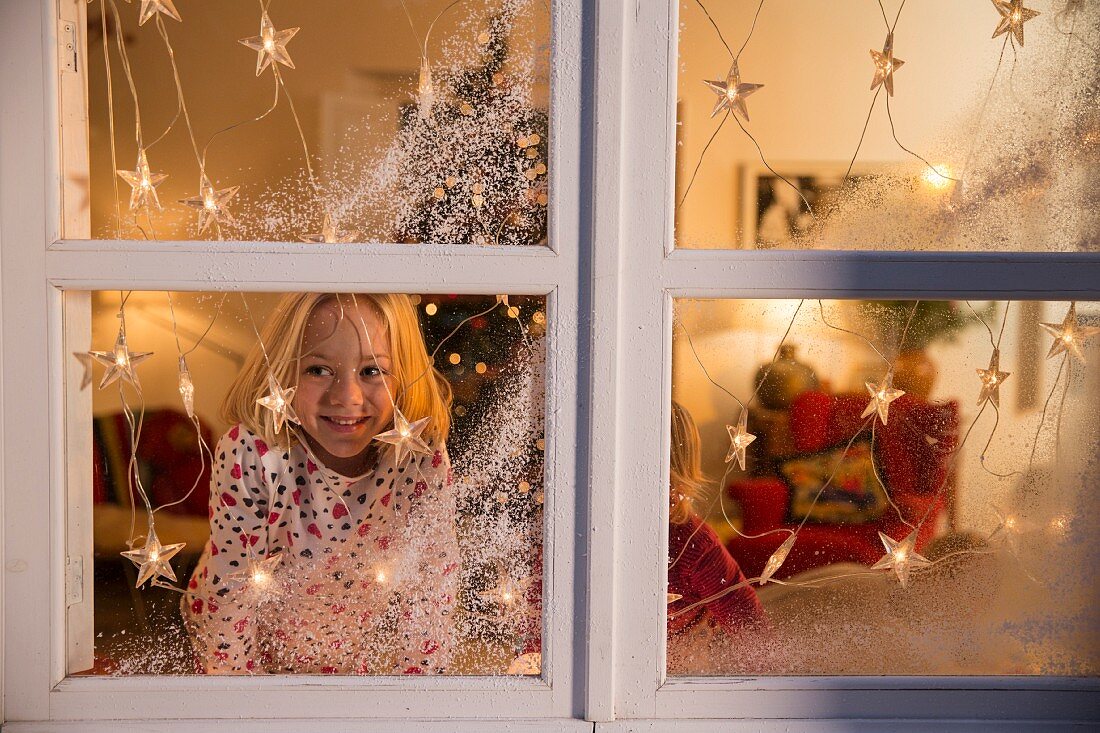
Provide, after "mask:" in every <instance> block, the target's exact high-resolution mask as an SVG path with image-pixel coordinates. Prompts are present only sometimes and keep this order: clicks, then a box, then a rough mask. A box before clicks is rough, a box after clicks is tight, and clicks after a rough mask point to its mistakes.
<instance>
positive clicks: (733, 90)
mask: <svg viewBox="0 0 1100 733" xmlns="http://www.w3.org/2000/svg"><path fill="white" fill-rule="evenodd" d="M703 83H704V84H706V85H707V86H708V87H710V89H711V91H713V92H714V93H715V94H717V95H718V101H716V102H715V103H714V109H712V110H711V111H710V116H711V117H714V116H715V115H716V114H718V113H719V112H721V111H722V110H724V109H728V110H730V111H731V112H738V113H740V115H741V116H742V117H744V118H745V122H748V121H749V109H748V107H746V106H745V97H747V96H749V95H750V94H752V93H753V92H755V91H756V90H757V89H759V88H760V87H762V86H764V85H763V84H748V83H744V84H743V83H741V72H740V71H739V70H738V68H737V59H734V60H733V64H732V65H731V66H730V70H729V72H728V73H727V74H726V80H725V81H704V82H703Z"/></svg>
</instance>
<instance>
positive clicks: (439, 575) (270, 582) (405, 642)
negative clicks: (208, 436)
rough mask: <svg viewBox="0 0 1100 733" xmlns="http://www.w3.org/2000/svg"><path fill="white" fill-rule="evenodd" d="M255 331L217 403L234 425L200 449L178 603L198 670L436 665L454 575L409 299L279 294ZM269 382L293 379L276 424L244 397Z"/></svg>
mask: <svg viewBox="0 0 1100 733" xmlns="http://www.w3.org/2000/svg"><path fill="white" fill-rule="evenodd" d="M261 341H262V346H261V344H257V345H256V346H255V347H254V348H253V349H252V352H251V353H250V354H249V356H248V358H247V360H246V362H245V365H244V367H243V368H242V370H241V372H240V374H238V375H237V377H236V380H235V381H234V383H233V385H232V387H231V388H230V391H229V394H228V395H227V397H226V401H225V405H224V406H223V414H224V417H225V418H226V419H227V420H228V421H229V422H230V423H232V424H233V427H232V428H231V429H230V430H229V432H227V433H226V434H225V435H224V436H222V438H221V440H220V441H219V442H218V445H217V447H216V448H215V449H214V471H213V476H212V478H211V490H210V509H209V515H210V541H209V542H208V543H207V546H206V548H205V551H204V552H203V555H202V558H201V559H200V561H199V564H198V566H197V568H196V569H195V572H194V574H193V575H192V577H191V581H190V583H189V585H188V590H187V595H186V596H185V597H184V601H183V612H184V618H185V621H186V624H187V628H188V631H189V633H190V635H191V638H192V641H193V643H194V647H195V650H196V653H197V657H198V663H199V666H200V667H201V668H202V669H203V670H205V671H207V672H211V673H216V672H257V673H259V672H296V673H337V674H400V673H405V674H423V673H442V672H444V671H446V667H447V664H448V658H449V656H450V653H451V648H452V646H453V643H452V636H453V624H452V615H453V610H454V597H455V592H456V590H457V588H456V586H457V578H458V575H459V574H458V572H457V568H458V543H457V539H456V536H455V521H454V516H455V495H454V489H453V487H452V485H451V478H450V461H449V459H448V456H447V449H446V447H445V440H446V437H447V431H448V429H449V425H450V421H449V408H450V387H449V385H448V384H447V382H446V381H445V380H444V379H443V377H442V376H441V375H439V374H438V373H437V372H436V371H435V369H434V368H433V367H432V365H431V360H430V358H429V356H428V354H427V350H426V349H425V346H424V340H423V337H422V335H421V332H420V328H419V325H418V323H417V318H416V311H415V309H414V306H413V304H412V302H411V300H410V299H409V298H408V296H405V295H358V296H356V295H336V294H331V293H330V294H322V293H292V294H289V295H287V296H286V297H284V298H283V300H282V301H281V302H280V303H279V305H278V307H277V308H276V309H275V311H274V313H273V314H272V315H271V317H270V318H269V319H268V321H267V323H266V325H265V327H264V332H263V334H262V336H261ZM271 378H274V382H272V381H271ZM279 388H281V389H283V390H286V391H287V392H288V393H289V392H290V390H294V391H293V394H292V396H291V397H290V402H289V405H290V408H291V410H292V411H291V412H290V413H289V416H290V417H291V418H292V420H293V421H292V422H288V423H287V424H286V425H284V426H283V427H282V430H278V429H277V425H278V423H277V419H276V418H277V416H278V410H277V409H276V410H273V409H271V407H270V406H271V405H272V404H273V403H272V401H271V400H265V401H266V402H267V406H265V405H264V404H261V403H260V402H258V400H262V399H264V398H266V397H268V396H269V395H271V394H272V393H273V392H274V391H275V390H276V389H279ZM275 406H276V407H278V404H277V403H275ZM421 420H424V421H425V424H424V425H421V424H420V423H418V421H421ZM406 421H407V422H406ZM295 423H296V424H295ZM410 424H411V428H410V427H409V425H410ZM421 428H422V432H420V429H421ZM403 429H404V431H405V433H407V434H410V435H412V436H413V438H408V439H404V440H403V439H402V430H403ZM386 433H388V435H385V434H386ZM418 433H419V440H416V439H414V438H415V436H416V435H417V434H418ZM380 434H382V435H380ZM379 437H381V438H386V439H388V440H387V442H381V441H380V440H376V438H379ZM395 441H396V443H395ZM410 448H411V450H408V449H410Z"/></svg>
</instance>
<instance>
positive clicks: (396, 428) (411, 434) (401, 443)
mask: <svg viewBox="0 0 1100 733" xmlns="http://www.w3.org/2000/svg"><path fill="white" fill-rule="evenodd" d="M431 420H432V418H431V416H430V415H429V416H428V417H422V418H420V419H419V420H417V421H416V422H414V423H411V424H410V423H409V421H408V420H406V419H405V416H404V415H402V414H401V410H398V409H397V408H396V407H395V408H394V409H393V430H387V431H386V432H384V433H379V434H378V435H376V436H374V439H375V440H377V441H380V442H382V443H389V444H390V445H392V446H393V448H394V453H395V460H396V462H397V465H398V466H400V465H402V464H403V463H404V462H405V457H406V456H409V455H411V454H413V453H423V454H424V455H429V454H430V453H431V452H432V449H431V448H430V447H429V446H428V444H427V443H425V442H424V439H423V438H421V437H420V434H421V433H423V432H424V429H425V428H427V427H428V423H429V422H431Z"/></svg>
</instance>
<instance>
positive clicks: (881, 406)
mask: <svg viewBox="0 0 1100 733" xmlns="http://www.w3.org/2000/svg"><path fill="white" fill-rule="evenodd" d="M867 392H868V393H870V395H871V401H870V402H869V403H867V407H866V408H865V409H864V410H863V414H862V415H860V417H867V416H868V415H870V414H872V413H876V412H877V413H878V419H879V420H882V424H883V425H885V424H886V423H887V421H888V420H889V419H890V403H891V402H893V401H894V400H896V399H897V398H898V397H901V396H902V395H903V394H905V392H904V391H903V390H900V389H894V372H893V370H889V371H887V372H886V376H885V377H883V378H882V384H875V383H874V382H867Z"/></svg>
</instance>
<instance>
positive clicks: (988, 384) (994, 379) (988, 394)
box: [974, 349, 1009, 407]
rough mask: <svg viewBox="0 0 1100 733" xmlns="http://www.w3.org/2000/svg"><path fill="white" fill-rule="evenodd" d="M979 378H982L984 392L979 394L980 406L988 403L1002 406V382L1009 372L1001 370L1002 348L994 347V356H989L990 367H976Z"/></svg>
mask: <svg viewBox="0 0 1100 733" xmlns="http://www.w3.org/2000/svg"><path fill="white" fill-rule="evenodd" d="M974 371H976V372H977V373H978V379H980V380H982V392H981V394H979V395H978V407H981V406H982V405H984V404H985V403H986V400H988V401H990V402H992V403H993V406H994V407H1000V406H1001V391H1000V390H1001V384H1002V383H1003V382H1004V381H1005V380H1006V379H1008V377H1009V373H1008V372H1002V371H1001V350H1000V349H993V356H991V357H989V368H988V369H975V370H974Z"/></svg>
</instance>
